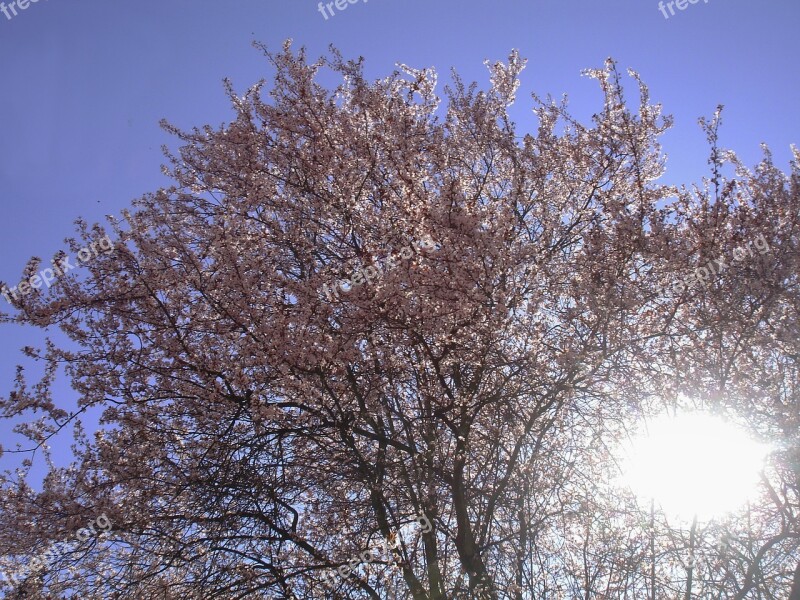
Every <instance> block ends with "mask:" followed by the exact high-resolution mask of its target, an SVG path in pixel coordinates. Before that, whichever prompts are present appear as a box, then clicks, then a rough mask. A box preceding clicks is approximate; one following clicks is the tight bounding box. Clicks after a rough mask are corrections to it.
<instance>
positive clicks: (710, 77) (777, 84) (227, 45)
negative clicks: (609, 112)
mask: <svg viewBox="0 0 800 600" xmlns="http://www.w3.org/2000/svg"><path fill="white" fill-rule="evenodd" d="M26 1H27V0H22V3H23V5H25V4H26ZM30 1H31V2H32V0H30ZM684 1H685V2H686V3H687V4H686V6H685V8H684V9H683V10H680V9H679V8H678V7H677V6H673V11H674V12H675V14H674V15H670V14H669V9H668V8H666V7H665V12H666V14H667V15H668V17H667V18H665V16H664V14H662V12H661V11H660V10H659V7H658V2H656V1H655V0H546V1H545V0H495V1H493V2H489V1H477V0H458V1H456V0H356V2H355V3H353V4H347V5H345V6H346V7H345V9H343V10H337V9H336V7H335V5H334V6H333V10H334V12H335V14H334V15H333V16H331V15H330V13H327V14H328V18H327V19H326V18H325V17H324V16H323V15H322V14H321V12H320V11H319V9H318V4H317V2H316V1H315V0H280V1H279V0H220V1H216V2H212V1H210V0H137V1H136V2H122V1H120V0H39V1H38V2H37V3H31V4H29V5H28V6H27V8H26V9H24V10H21V9H20V8H19V7H18V6H16V5H15V6H14V10H15V11H16V12H17V14H16V16H14V15H13V12H14V10H8V5H9V4H10V2H8V0H6V1H5V6H6V8H7V11H6V12H7V13H8V14H9V15H10V16H11V18H10V19H9V18H7V17H6V16H4V14H3V12H0V57H2V58H0V61H2V62H1V63H0V64H1V65H2V66H0V123H2V126H1V127H2V129H0V131H1V132H2V133H0V157H2V159H1V160H0V204H1V205H2V209H3V214H4V217H3V219H2V220H0V280H2V281H6V282H8V283H11V284H12V285H14V284H16V283H17V282H18V281H19V279H20V276H21V273H22V269H23V267H24V265H25V262H26V261H27V259H29V258H30V257H31V256H32V255H37V256H40V257H42V258H43V259H44V260H45V261H48V260H49V259H50V258H51V256H52V254H53V253H54V252H55V251H57V250H59V249H64V250H67V248H66V246H65V245H64V243H63V238H64V237H65V236H68V235H71V234H73V232H74V230H73V227H72V221H73V220H74V219H75V218H76V217H78V216H82V217H84V218H86V219H87V220H89V221H98V220H102V218H103V215H106V214H111V215H120V211H121V210H122V209H123V208H125V207H126V206H128V205H129V203H130V201H131V200H132V199H134V198H136V197H139V196H141V195H142V194H144V193H145V192H150V191H154V190H156V189H157V188H158V187H160V186H163V185H165V184H167V183H168V182H167V180H166V179H165V178H164V177H163V176H162V175H161V173H160V168H159V167H160V165H161V163H162V162H163V156H162V154H161V152H160V146H161V145H162V144H168V145H170V146H171V147H172V148H175V147H176V144H175V140H173V139H171V138H169V137H168V136H167V135H166V134H165V133H164V132H162V131H161V130H160V128H159V126H158V121H159V119H161V118H162V117H163V118H166V119H167V120H169V121H171V122H172V123H174V124H176V125H178V126H179V127H183V128H189V127H191V126H194V125H198V126H199V125H203V124H206V123H209V124H212V125H215V126H216V125H218V124H220V123H222V122H225V121H229V120H230V119H231V117H232V114H233V113H232V111H231V110H230V107H229V106H228V102H227V100H226V98H225V95H224V93H223V89H222V86H221V79H222V78H223V77H226V76H227V77H229V78H231V79H232V81H233V84H234V86H235V88H236V89H237V90H245V89H246V88H248V87H249V86H250V85H252V84H253V83H254V82H255V81H257V80H258V79H260V78H262V77H266V78H268V79H269V77H270V76H271V74H272V71H271V69H270V65H269V64H268V63H266V61H265V60H264V58H263V56H262V55H261V53H260V52H259V51H257V50H256V49H254V48H253V47H252V46H251V42H252V41H253V40H258V41H261V42H264V43H266V44H267V45H268V46H269V47H270V48H272V49H276V50H277V49H279V48H280V46H281V44H282V42H283V41H284V40H285V39H286V38H292V39H293V40H294V43H295V46H296V47H297V46H300V45H304V46H306V47H307V48H308V51H309V54H310V56H312V57H316V56H318V55H319V54H322V53H324V52H326V49H327V47H328V45H329V44H331V43H333V44H334V45H336V46H337V47H338V48H340V49H341V50H342V53H343V54H344V56H345V57H348V58H356V57H358V56H364V57H365V59H366V68H367V73H368V74H369V75H370V76H371V77H383V76H385V75H387V74H388V73H389V72H390V71H391V70H392V69H393V67H394V64H395V63H396V62H403V63H406V64H408V65H410V66H412V67H426V66H434V67H436V68H437V70H438V71H439V72H440V73H441V75H442V76H441V77H440V81H443V80H444V79H445V78H446V76H447V74H448V73H449V69H450V68H451V67H454V68H455V69H456V70H457V71H459V72H460V73H461V74H462V76H463V77H464V78H465V79H467V80H477V81H478V82H479V83H480V84H481V85H482V86H485V85H487V82H488V77H487V73H486V69H485V67H484V66H483V61H484V60H485V59H490V60H501V59H505V58H506V57H507V56H508V53H509V51H510V50H511V49H512V48H518V49H519V50H520V52H521V53H522V55H523V56H524V57H526V58H528V67H527V69H526V70H525V71H524V72H523V75H522V87H521V89H520V93H519V94H518V106H517V108H516V109H515V110H514V112H513V115H514V117H515V119H516V120H517V124H518V125H519V126H520V129H521V130H523V131H525V130H530V131H532V130H533V127H534V121H533V118H532V116H531V113H530V111H529V108H530V106H531V103H530V101H529V92H530V91H536V92H537V93H539V94H540V95H545V94H548V93H550V94H552V95H553V96H555V97H559V96H560V95H561V94H562V93H565V92H566V93H568V94H569V96H570V99H571V103H572V105H573V108H574V110H575V113H576V114H577V115H578V116H580V117H582V118H584V119H585V118H587V117H588V116H590V115H591V114H592V113H593V112H597V111H598V109H599V108H600V106H601V105H600V104H599V101H600V97H601V96H600V92H599V89H598V86H597V84H596V82H594V81H592V80H589V79H587V78H582V77H580V71H581V69H584V68H590V67H601V66H602V64H603V60H604V59H605V58H606V57H608V56H611V57H613V58H614V59H616V60H617V61H618V62H619V64H620V67H621V68H622V70H623V71H624V69H625V68H627V67H631V68H634V69H636V70H637V71H639V72H640V73H641V75H642V77H643V78H644V81H645V82H646V83H648V85H649V86H650V90H651V94H652V99H653V100H655V101H660V102H662V103H663V104H664V109H665V112H667V113H671V114H673V115H674V116H675V119H676V123H675V126H674V128H673V129H672V130H671V131H670V132H669V133H667V134H666V135H665V136H664V138H663V143H664V149H665V151H666V152H667V154H668V155H669V161H668V172H667V173H668V175H667V180H668V181H669V182H671V183H678V182H687V183H688V182H689V181H691V180H696V179H698V178H699V177H700V176H702V175H704V174H706V173H707V169H706V158H707V156H708V148H707V147H706V144H705V141H704V136H703V134H702V132H701V131H700V129H699V128H698V126H697V118H698V117H699V116H703V115H707V116H709V115H711V114H712V113H713V111H714V108H715V107H716V105H717V104H724V105H725V112H724V113H723V121H724V125H723V129H722V135H721V143H722V145H723V146H725V147H730V148H733V149H735V150H737V151H738V152H739V153H740V156H742V157H743V158H744V159H745V160H746V162H747V163H749V164H752V163H753V162H754V161H756V160H758V158H759V156H760V150H759V144H760V143H762V142H765V143H767V144H768V145H769V146H770V147H771V148H772V150H773V152H774V154H775V158H776V161H777V162H778V164H779V165H780V166H781V167H785V165H786V163H787V161H788V157H789V145H790V144H791V143H798V142H800V110H798V107H799V106H800V85H798V72H797V59H798V53H797V42H798V31H799V30H800V2H798V0H766V1H763V2H755V1H754V0H697V3H695V4H688V0H681V2H682V3H683V2H684ZM341 4H342V0H340V5H341ZM0 10H2V5H0ZM633 89H634V88H633V87H631V94H632V95H633ZM0 303H3V304H4V307H3V308H6V309H7V307H8V306H7V304H5V300H3V299H2V298H0ZM41 339H42V336H41V334H39V333H38V332H28V331H23V330H21V329H19V328H14V327H11V326H8V325H5V326H2V328H0V394H2V395H6V394H7V393H8V391H9V390H10V389H11V386H12V382H13V375H14V365H16V364H17V363H19V362H23V363H25V364H28V363H27V362H26V360H27V359H24V357H22V356H21V355H20V353H19V348H20V347H21V346H23V345H26V344H32V345H36V344H39V343H40V340H41ZM57 389H58V390H60V392H59V393H63V394H64V400H65V402H66V401H67V399H68V398H70V397H71V393H70V391H69V389H68V388H67V387H66V386H64V385H62V386H59V387H58V388H57ZM55 401H56V402H57V403H59V398H55ZM8 431H9V428H8V426H7V424H6V423H0V442H2V443H3V445H6V446H7V445H8V443H9V441H10V440H9V436H8Z"/></svg>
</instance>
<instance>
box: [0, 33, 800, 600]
mask: <svg viewBox="0 0 800 600" xmlns="http://www.w3.org/2000/svg"><path fill="white" fill-rule="evenodd" d="M264 52H265V55H266V56H267V58H268V59H269V60H270V61H271V62H272V64H273V65H274V67H275V69H276V75H275V82H274V86H273V87H272V89H270V90H269V92H268V93H264V91H263V87H264V82H263V81H262V82H259V83H258V84H257V85H255V86H253V87H252V88H251V89H249V90H248V91H247V92H246V93H245V94H244V95H243V96H238V95H237V94H236V93H235V92H234V90H233V87H232V85H231V84H230V83H227V82H226V89H227V91H228V94H229V96H230V99H231V102H232V105H233V109H234V111H235V114H236V118H235V120H233V121H232V122H231V123H230V124H227V125H225V126H222V127H220V128H219V129H213V128H211V127H208V126H207V127H203V128H201V129H194V130H192V131H188V132H187V131H180V130H178V129H177V128H175V127H173V126H171V125H168V124H165V125H164V126H165V127H166V128H167V129H168V130H169V131H171V132H172V133H174V134H175V135H176V136H177V137H178V138H179V139H180V140H181V142H182V143H183V145H182V147H181V148H180V151H179V153H178V154H177V155H174V156H173V155H171V154H168V156H169V158H170V165H171V166H170V167H169V168H168V173H169V175H170V176H171V177H173V178H174V180H175V185H174V186H173V187H170V188H168V189H163V190H160V191H158V192H156V193H155V194H150V195H147V196H145V197H144V198H142V199H141V200H139V201H137V202H136V203H135V205H136V210H135V212H132V213H129V214H126V218H127V221H128V222H129V223H130V229H123V228H122V227H121V226H120V225H119V223H118V222H115V221H114V220H113V219H110V222H109V227H111V228H112V229H113V230H114V233H115V236H116V238H117V239H118V240H119V241H118V242H117V245H116V248H115V252H114V253H113V254H110V255H109V256H102V255H101V256H99V257H98V258H97V259H95V260H93V261H92V262H91V263H89V264H88V266H87V267H86V269H87V273H86V275H85V276H79V275H77V274H69V275H65V276H64V277H63V278H60V279H59V280H58V281H57V283H56V284H55V285H54V286H53V287H52V288H50V290H49V291H48V293H47V294H32V295H29V296H25V297H23V298H21V299H20V300H19V301H18V302H17V308H18V309H19V313H18V314H17V315H16V316H15V317H14V320H15V321H16V322H18V323H22V324H31V325H36V326H39V327H46V326H49V325H58V326H59V327H60V328H61V329H62V330H63V331H64V332H65V333H66V334H67V335H69V337H70V338H71V340H72V341H73V342H74V344H75V347H74V348H60V347H58V346H57V345H55V344H49V345H48V346H47V347H46V348H45V349H42V350H37V349H28V350H27V353H28V355H29V356H31V357H38V358H40V359H41V360H42V361H44V363H45V364H46V365H47V371H46V374H45V377H44V378H43V379H42V380H41V381H40V382H39V383H37V384H36V385H34V386H32V387H31V386H29V385H28V384H27V383H26V380H25V378H24V376H23V371H22V370H21V369H20V372H19V376H18V378H17V382H16V384H15V389H14V391H13V392H12V393H11V394H10V395H9V397H8V398H6V399H4V400H3V409H4V411H5V415H6V416H7V417H17V416H20V415H23V414H25V413H26V412H29V411H41V412H42V413H43V415H44V416H43V417H41V418H39V419H38V420H35V421H32V422H31V423H30V424H28V425H26V426H24V427H22V428H21V431H22V432H23V433H25V434H26V435H27V436H28V437H29V438H30V439H31V440H32V442H33V443H34V445H36V446H37V447H38V448H41V449H42V450H43V451H44V452H45V455H47V440H48V439H50V437H51V436H54V435H56V434H57V433H58V432H59V431H61V430H62V429H65V428H68V426H70V425H75V424H78V423H79V422H78V421H77V418H78V416H79V414H68V413H67V412H66V411H64V410H63V409H61V408H59V407H57V406H56V405H55V404H54V402H53V401H52V398H51V384H52V381H53V378H54V377H55V374H56V372H57V370H58V368H59V367H61V366H63V367H64V368H65V370H66V373H67V375H68V376H69V377H70V379H71V381H72V385H73V387H74V388H75V389H76V390H77V392H78V393H79V395H80V411H79V412H82V411H86V410H88V409H90V408H95V407H98V408H102V420H101V427H100V428H99V429H98V430H97V431H96V432H95V433H94V434H93V436H88V435H85V434H84V432H83V429H82V428H81V427H80V426H79V425H78V426H77V427H75V435H76V443H75V445H74V453H75V462H74V464H73V465H72V466H70V467H69V468H57V467H56V466H55V465H51V467H50V471H49V474H48V476H47V478H46V480H45V482H44V485H43V488H42V490H41V491H37V490H35V489H33V488H32V487H31V485H30V484H29V483H28V482H27V475H26V472H25V470H24V469H23V470H22V471H19V472H17V473H11V472H8V473H7V474H6V477H5V478H4V480H3V487H2V494H3V503H2V507H3V508H2V513H1V514H0V519H2V520H1V521H0V523H2V526H0V548H2V552H3V554H6V555H7V556H9V559H8V560H7V563H13V564H19V561H20V560H22V561H24V560H26V558H25V557H28V556H30V555H31V553H33V552H35V551H36V550H37V549H38V548H40V547H41V546H42V545H43V544H46V543H47V542H48V541H52V540H59V539H63V538H64V537H65V532H71V531H74V530H75V529H77V528H78V527H81V526H82V523H84V522H86V521H88V520H89V519H91V518H93V517H94V516H96V515H97V514H100V513H101V512H105V513H106V514H107V515H108V517H109V519H110V520H111V521H112V522H113V524H114V526H113V530H112V532H111V533H110V534H109V535H108V536H106V537H104V538H102V539H100V538H97V539H91V540H89V541H87V542H86V543H84V544H82V545H81V546H79V547H77V548H75V549H74V550H73V551H71V552H70V553H68V554H65V555H63V556H60V557H58V558H57V560H55V561H54V562H53V563H52V564H50V565H48V566H47V567H46V568H44V569H43V570H42V571H41V572H40V573H38V574H37V575H36V577H37V578H38V579H37V581H38V583H36V584H35V585H34V582H33V580H31V581H30V582H29V583H26V584H25V586H24V587H25V589H26V590H27V591H26V592H24V593H26V594H27V596H28V597H31V598H43V597H46V595H47V594H56V595H59V597H69V596H70V595H81V596H83V597H86V598H101V597H102V598H208V597H214V598H251V597H255V598H260V597H263V598H284V597H296V598H323V597H336V598H392V597H397V598H414V599H423V598H431V599H437V600H438V599H443V598H475V597H489V598H503V599H518V600H520V599H522V598H572V597H575V598H644V597H650V594H651V593H652V592H653V591H654V589H655V591H656V593H655V595H656V597H658V598H662V597H663V598H672V597H679V596H680V594H681V593H682V589H683V585H684V582H683V579H682V578H683V577H685V572H684V570H683V565H682V561H685V549H686V543H687V541H686V539H685V536H683V535H682V534H681V532H680V531H679V530H675V529H674V528H672V527H670V526H669V524H667V523H665V522H663V519H661V517H659V519H658V520H657V521H656V520H654V521H653V522H652V523H651V521H650V518H649V514H648V513H647V511H644V512H643V511H642V510H641V509H640V507H638V506H637V505H636V503H635V502H634V500H633V499H632V498H631V497H629V496H627V495H625V494H624V493H623V492H621V491H617V490H615V489H614V488H613V487H612V486H610V481H611V479H612V477H613V474H614V472H615V468H616V466H615V464H614V463H613V456H614V454H613V446H614V444H615V443H616V442H617V441H618V440H619V439H620V438H621V437H622V436H623V435H624V433H625V432H626V431H627V430H628V429H629V427H630V426H631V424H632V423H633V422H635V421H636V420H637V419H638V418H639V417H640V416H641V415H642V414H645V413H647V414H649V413H650V412H652V411H655V410H658V409H660V408H663V407H664V405H665V404H666V403H671V402H672V401H673V399H675V398H678V397H679V394H680V393H681V392H691V394H692V395H693V397H699V398H703V399H705V400H707V401H708V403H709V404H713V405H714V406H715V407H717V408H719V409H720V410H729V411H733V412H735V413H736V414H739V415H741V416H742V417H743V418H745V419H746V420H747V422H748V423H750V424H751V425H752V427H753V428H754V429H755V430H757V431H760V432H761V433H763V434H764V435H765V436H773V437H775V436H778V437H779V438H780V439H781V441H782V443H783V445H782V446H781V454H780V455H779V456H777V457H776V458H775V460H774V461H773V462H772V463H771V467H770V471H769V472H768V473H765V488H764V499H763V501H762V502H761V503H760V504H759V505H758V506H754V507H752V508H751V511H750V513H749V516H750V517H751V519H750V521H749V522H748V523H747V524H746V525H743V522H742V521H735V520H734V521H731V522H730V523H727V524H722V525H715V527H720V528H721V529H722V530H723V531H724V534H725V535H728V532H729V531H730V532H731V535H728V537H727V538H726V539H729V542H728V543H727V545H725V546H724V548H723V547H722V546H720V545H719V544H718V543H717V542H718V541H719V540H718V538H717V537H716V536H718V535H722V534H721V533H719V532H718V531H716V530H713V529H712V528H705V529H703V530H702V531H700V532H699V534H698V535H699V540H698V544H697V547H698V551H697V554H698V566H697V567H696V571H695V575H694V577H695V581H696V583H695V589H696V590H697V593H698V594H700V596H699V597H716V596H715V595H717V594H723V595H726V596H731V595H734V594H739V597H742V598H755V597H775V598H783V597H787V595H788V588H789V586H790V584H791V578H792V573H793V569H794V565H796V563H797V559H798V544H797V536H798V526H797V508H798V506H797V504H798V501H797V490H798V477H797V475H798V470H797V461H796V459H795V458H794V457H796V456H797V447H798V446H797V415H798V406H800V404H798V398H797V395H796V391H795V390H796V386H795V383H796V377H797V356H799V355H800V348H798V341H797V339H798V338H797V335H796V333H797V312H796V309H797V303H798V295H797V287H796V273H797V260H798V253H797V241H798V240H797V226H798V219H799V217H798V215H800V212H798V187H797V185H798V164H797V159H798V158H800V157H798V154H797V152H795V161H794V162H793V163H792V167H791V168H792V171H791V174H790V175H788V176H787V175H784V174H783V173H781V172H780V171H779V170H777V169H776V168H775V167H774V166H773V165H772V164H771V160H770V157H769V155H768V154H767V155H766V157H765V160H764V162H762V163H761V165H759V167H758V169H757V170H756V171H755V173H751V172H749V171H747V170H746V169H745V168H744V167H743V166H742V165H741V164H739V163H738V161H737V160H736V158H735V156H733V155H732V154H726V153H724V152H722V151H720V150H718V148H717V144H716V127H717V125H718V119H715V120H713V121H712V122H711V123H707V124H705V127H706V131H707V132H708V133H709V139H710V141H711V146H712V158H711V164H712V173H713V177H712V178H711V179H709V180H708V181H706V182H704V184H703V185H701V186H695V187H693V188H681V189H676V188H672V187H667V186H664V185H660V184H658V183H657V180H658V178H659V177H660V176H661V175H662V174H663V171H664V157H663V155H662V154H661V151H660V147H659V145H658V141H657V140H658V136H659V135H660V134H661V133H663V132H664V131H665V130H666V128H667V127H668V126H669V119H668V118H662V117H661V109H660V106H659V105H658V104H652V103H651V102H650V99H649V95H648V90H647V87H646V86H645V85H644V84H643V83H642V82H641V81H640V80H639V78H638V75H637V74H636V73H634V72H630V75H631V76H632V78H633V79H634V81H635V83H636V84H637V91H638V102H637V103H636V110H635V111H632V110H631V109H630V108H629V107H628V104H627V102H626V99H625V97H624V94H623V86H622V84H621V81H620V77H619V75H618V72H617V70H616V67H615V65H614V63H613V62H611V61H608V62H607V63H606V65H605V67H604V68H602V69H595V70H591V71H587V74H588V75H590V76H591V77H593V78H594V79H596V80H597V81H598V82H599V84H600V86H601V90H602V94H603V96H602V101H603V105H602V108H601V109H600V110H599V112H598V113H597V114H596V115H595V116H594V117H593V118H592V122H591V124H590V125H583V124H581V123H579V122H578V121H577V120H575V119H574V118H573V117H571V116H570V115H569V113H568V112H567V109H566V105H565V104H564V103H561V104H557V103H553V102H551V101H543V100H541V99H539V98H538V97H536V96H534V100H535V114H536V117H537V121H538V129H537V130H536V131H535V134H533V133H527V134H525V135H523V136H519V135H518V134H517V128H516V126H515V124H514V123H513V122H512V121H511V120H510V118H509V116H508V107H509V106H510V105H511V104H512V103H513V102H514V99H515V93H516V90H517V88H518V85H519V82H518V75H519V73H520V72H521V70H522V69H523V67H524V61H523V60H522V59H521V58H520V57H519V56H518V55H517V54H516V53H512V54H511V55H510V56H509V59H508V62H507V63H506V64H502V63H496V64H490V65H488V67H489V72H490V76H491V86H490V88H489V89H488V91H478V90H477V87H476V86H475V85H474V84H473V85H470V86H467V85H465V84H464V83H463V82H462V81H461V80H460V79H459V78H458V77H457V76H456V75H454V83H453V84H452V86H451V87H449V88H446V90H445V97H446V100H447V103H446V106H444V107H442V108H441V109H440V99H439V97H438V96H437V95H436V94H435V92H434V87H435V83H436V75H435V73H434V72H433V71H432V70H429V69H422V70H416V69H412V68H410V67H406V66H401V67H400V70H399V71H398V72H395V73H393V74H392V75H391V76H389V77H387V78H385V79H381V80H378V81H374V82H369V81H367V80H366V79H365V77H364V74H363V71H362V61H361V60H359V61H345V60H344V59H343V58H342V57H341V56H340V55H339V54H338V53H337V52H336V51H335V50H332V51H331V56H330V57H329V58H322V59H319V60H318V61H316V62H313V63H309V62H308V61H307V59H306V57H305V55H304V53H303V52H302V51H301V52H299V53H297V54H295V53H293V52H292V51H291V49H290V47H289V44H288V43H287V44H286V46H285V47H284V49H283V51H282V52H279V53H271V52H268V51H267V50H266V49H264ZM322 69H330V70H332V71H333V72H334V73H336V74H338V75H339V76H340V77H341V78H342V83H341V84H340V85H339V86H338V87H337V88H336V89H335V90H332V91H330V90H327V89H325V88H324V87H322V86H321V85H320V84H319V83H318V82H317V75H318V73H319V72H320V70H322ZM726 169H728V170H731V169H733V171H735V172H734V173H733V174H731V176H730V177H726V176H725V175H724V174H723V171H725V170H726ZM79 225H80V233H81V236H82V238H83V239H84V240H85V241H91V240H94V239H97V238H99V237H101V236H102V235H104V234H105V228H104V227H102V226H100V225H96V226H93V227H89V226H88V225H87V224H85V223H82V222H79ZM759 234H763V235H764V236H765V237H766V239H767V240H769V245H770V248H771V249H772V250H771V254H770V255H769V256H766V255H764V256H755V257H754V258H753V260H750V261H748V262H746V263H743V264H742V265H737V266H732V267H731V268H730V269H729V270H728V271H726V272H725V273H723V274H722V276H721V277H720V278H719V279H717V280H716V281H714V282H713V283H712V284H710V285H707V286H705V287H701V286H697V287H695V288H692V289H690V290H683V291H680V292H678V291H676V290H675V288H673V287H672V283H673V282H674V281H675V280H676V279H681V278H683V277H684V276H685V275H686V274H687V273H688V272H691V270H692V269H694V267H695V266H697V265H700V264H703V263H704V262H705V261H707V260H709V259H711V258H716V257H717V256H720V255H723V254H726V253H727V252H728V251H729V250H730V249H731V248H732V247H734V246H736V245H741V243H742V242H746V241H748V240H751V239H754V238H755V237H756V236H757V235H759ZM425 240H431V242H429V243H427V244H420V241H425ZM72 244H73V250H75V249H77V248H78V247H79V243H78V242H77V241H73V242H72ZM387 257H391V259H390V260H387ZM376 261H377V262H378V263H379V264H380V265H382V267H383V268H380V269H379V268H377V267H376V268H375V271H374V274H373V273H372V272H371V271H368V270H367V268H368V267H370V266H371V265H373V264H374V263H375V262H376ZM392 266H393V268H390V267H392ZM37 267H38V261H37V259H33V260H32V262H31V264H30V265H29V266H28V272H29V273H34V272H35V271H36V269H37ZM364 271H366V272H367V273H369V274H370V275H371V277H370V279H371V281H365V282H359V279H358V278H357V276H356V274H357V273H359V272H362V279H364V277H363V272H364ZM350 278H353V282H354V284H353V286H352V288H351V289H350V291H347V292H345V291H343V290H342V291H340V292H338V294H336V295H333V296H331V295H329V294H326V293H325V292H324V291H323V290H325V289H330V287H332V286H334V284H335V283H336V282H338V281H340V280H342V279H350ZM325 286H329V288H326V287H325ZM419 515H424V516H425V517H426V518H427V519H429V521H430V523H431V525H432V527H431V528H430V530H427V531H426V529H428V528H424V527H420V526H419V525H418V524H417V523H416V522H415V517H416V516H419ZM737 528H738V529H737ZM382 541H386V542H387V543H391V544H396V548H395V549H393V550H391V551H389V552H386V553H382V554H381V555H380V556H373V557H372V560H371V561H369V562H365V563H362V564H360V565H358V566H357V563H359V562H360V560H361V559H359V558H358V557H359V555H361V553H363V552H364V551H365V550H367V549H368V548H370V547H374V546H375V545H376V544H378V543H379V542H382ZM348 564H349V565H350V566H349V567H348ZM338 568H341V569H342V571H343V572H344V573H347V570H348V569H352V572H351V573H350V574H349V575H347V576H338V575H336V576H334V577H330V575H331V572H332V570H334V569H338ZM754 594H760V595H758V596H757V595H754Z"/></svg>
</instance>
